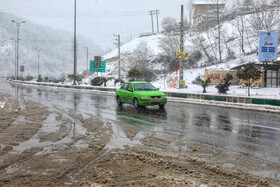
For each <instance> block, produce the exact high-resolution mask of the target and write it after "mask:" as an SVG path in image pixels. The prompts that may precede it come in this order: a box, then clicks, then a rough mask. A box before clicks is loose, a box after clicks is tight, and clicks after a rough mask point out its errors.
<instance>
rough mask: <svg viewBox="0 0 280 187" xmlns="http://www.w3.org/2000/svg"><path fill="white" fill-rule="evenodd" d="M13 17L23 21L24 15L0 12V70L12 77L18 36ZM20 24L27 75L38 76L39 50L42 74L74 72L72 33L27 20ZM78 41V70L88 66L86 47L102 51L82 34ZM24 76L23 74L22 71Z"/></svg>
mask: <svg viewBox="0 0 280 187" xmlns="http://www.w3.org/2000/svg"><path fill="white" fill-rule="evenodd" d="M11 20H16V21H22V20H25V19H24V18H20V17H16V16H14V15H12V14H6V13H1V12H0V54H1V55H0V73H1V75H5V76H10V75H14V72H15V65H14V62H15V39H16V32H17V27H16V24H15V23H13V22H11ZM25 21H26V23H24V24H21V26H20V45H19V46H20V50H19V66H21V65H23V66H24V69H25V72H24V73H23V75H24V76H26V75H33V76H37V72H38V51H37V50H36V48H40V49H42V50H41V52H40V74H42V76H60V75H61V74H73V67H74V66H73V61H74V60H73V42H72V41H73V34H71V33H69V32H66V31H63V30H55V29H52V28H51V27H47V26H42V25H38V24H34V23H30V22H28V20H25ZM77 43H78V54H77V55H78V59H77V63H78V64H77V67H78V72H79V71H82V70H85V68H86V47H89V50H90V51H94V53H91V56H90V57H89V58H90V59H93V56H94V54H99V55H100V54H101V53H103V52H102V50H101V49H100V48H99V47H98V46H97V45H95V44H94V43H93V42H91V41H88V40H86V39H85V38H83V37H82V36H77ZM19 75H22V74H19Z"/></svg>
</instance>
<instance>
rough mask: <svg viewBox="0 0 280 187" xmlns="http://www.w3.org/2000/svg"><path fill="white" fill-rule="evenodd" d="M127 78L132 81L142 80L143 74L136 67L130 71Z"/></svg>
mask: <svg viewBox="0 0 280 187" xmlns="http://www.w3.org/2000/svg"><path fill="white" fill-rule="evenodd" d="M127 77H128V78H129V80H130V81H136V80H139V79H141V78H142V73H141V72H140V71H139V70H138V69H137V68H136V67H134V68H132V69H131V70H129V71H128V74H127Z"/></svg>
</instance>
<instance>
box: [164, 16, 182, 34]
mask: <svg viewBox="0 0 280 187" xmlns="http://www.w3.org/2000/svg"><path fill="white" fill-rule="evenodd" d="M161 26H162V28H163V30H164V32H165V33H170V32H176V31H178V29H179V23H178V22H177V21H176V19H175V18H173V17H166V18H164V19H163V20H162V22H161Z"/></svg>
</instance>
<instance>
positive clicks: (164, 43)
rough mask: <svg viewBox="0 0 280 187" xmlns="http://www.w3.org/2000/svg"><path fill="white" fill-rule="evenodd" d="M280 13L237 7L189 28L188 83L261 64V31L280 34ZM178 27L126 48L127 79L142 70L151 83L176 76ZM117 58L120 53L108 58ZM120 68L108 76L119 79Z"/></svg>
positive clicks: (123, 50) (114, 65)
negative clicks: (216, 71)
mask: <svg viewBox="0 0 280 187" xmlns="http://www.w3.org/2000/svg"><path fill="white" fill-rule="evenodd" d="M279 10H280V8H279V5H264V4H255V5H250V6H248V7H242V8H240V7H236V8H235V9H233V10H231V11H230V12H224V13H220V14H219V16H218V17H217V19H215V20H212V21H211V22H206V23H204V24H200V25H198V26H195V27H185V31H184V39H185V42H184V44H185V46H184V49H185V51H187V52H189V53H190V57H189V60H186V61H185V63H184V77H185V80H186V81H187V82H188V83H191V82H192V81H193V80H194V79H195V78H196V77H197V76H198V75H203V73H204V70H205V69H219V70H223V69H226V70H229V69H230V68H232V67H234V66H237V65H239V64H243V63H247V62H250V61H257V51H258V42H259V41H258V37H259V31H261V30H265V31H271V32H272V31H273V32H278V31H279V30H280V27H279V26H280V25H279V23H280V15H279V13H278V12H279ZM169 20H170V19H169ZM174 20H175V19H174ZM218 20H219V21H218ZM175 21H176V20H175ZM176 24H177V25H178V23H175V24H171V26H172V28H173V30H172V29H170V28H169V29H168V30H167V29H165V30H164V31H163V32H162V33H161V34H158V35H153V36H147V37H139V38H137V39H135V40H133V41H131V42H129V43H127V44H124V45H122V46H121V72H122V74H124V75H127V72H128V71H129V69H131V68H133V67H137V68H138V69H140V70H141V71H142V72H143V74H144V79H146V80H148V81H156V80H157V79H159V78H160V77H166V76H167V75H170V74H175V71H174V70H173V69H174V68H175V67H178V66H179V61H178V59H176V58H175V56H176V55H175V54H176V51H178V50H179V43H180V42H179V37H180V36H179V32H178V31H179V27H178V26H177V27H176ZM174 25H175V26H174ZM117 56H118V54H117V49H116V50H114V51H112V52H111V53H109V54H107V55H105V56H104V58H105V59H112V58H113V57H117ZM117 65H118V64H117V61H113V62H110V63H108V76H117V69H118V66H117Z"/></svg>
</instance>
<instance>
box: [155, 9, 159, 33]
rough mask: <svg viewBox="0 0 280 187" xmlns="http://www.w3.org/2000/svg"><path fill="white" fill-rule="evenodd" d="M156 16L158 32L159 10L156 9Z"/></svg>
mask: <svg viewBox="0 0 280 187" xmlns="http://www.w3.org/2000/svg"><path fill="white" fill-rule="evenodd" d="M155 12H156V16H157V33H159V24H158V15H159V10H155Z"/></svg>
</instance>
